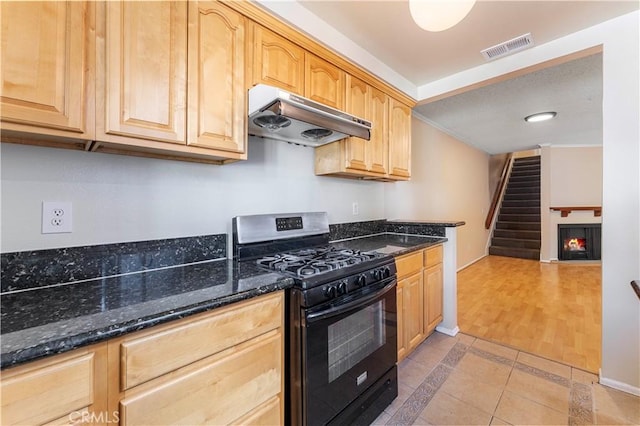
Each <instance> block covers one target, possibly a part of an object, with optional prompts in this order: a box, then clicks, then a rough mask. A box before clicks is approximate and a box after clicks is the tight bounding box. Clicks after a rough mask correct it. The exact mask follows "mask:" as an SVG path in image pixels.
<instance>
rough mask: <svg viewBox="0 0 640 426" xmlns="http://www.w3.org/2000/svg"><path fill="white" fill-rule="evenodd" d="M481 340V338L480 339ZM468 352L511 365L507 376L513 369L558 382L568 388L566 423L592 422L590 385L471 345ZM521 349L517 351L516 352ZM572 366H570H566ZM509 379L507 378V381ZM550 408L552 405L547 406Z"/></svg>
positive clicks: (501, 395)
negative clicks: (511, 360)
mask: <svg viewBox="0 0 640 426" xmlns="http://www.w3.org/2000/svg"><path fill="white" fill-rule="evenodd" d="M481 340H482V339H481ZM469 352H470V353H473V354H475V355H478V356H480V357H482V358H485V359H487V360H489V361H493V362H497V363H501V364H504V365H511V371H510V372H509V378H510V377H511V374H512V373H513V370H516V369H517V370H519V371H522V372H524V373H527V374H530V375H532V376H534V377H538V378H541V379H544V380H547V381H549V382H552V383H555V384H558V385H560V386H563V387H566V388H569V400H568V405H569V410H568V421H567V424H570V425H574V424H594V423H595V419H594V410H593V394H592V392H593V389H592V386H589V385H587V384H584V383H580V382H577V381H573V380H571V379H567V378H566V377H562V376H559V375H557V374H555V373H551V372H549V371H546V370H542V369H540V368H537V367H533V366H530V365H527V364H523V363H521V362H519V361H517V360H514V361H513V362H510V360H508V359H507V358H504V357H501V356H499V355H496V354H493V353H490V352H486V351H483V350H481V349H478V348H474V347H471V348H470V350H469ZM519 352H521V351H518V353H519ZM568 367H570V368H573V367H571V366H568ZM508 381H509V379H507V383H508ZM506 390H507V389H506V384H505V386H504V387H503V389H502V393H501V394H500V398H499V399H498V404H497V405H496V409H497V407H498V406H499V405H500V401H501V400H502V397H503V395H504V392H505V391H506ZM549 408H552V407H549ZM493 417H495V410H494V413H493V414H492V418H493Z"/></svg>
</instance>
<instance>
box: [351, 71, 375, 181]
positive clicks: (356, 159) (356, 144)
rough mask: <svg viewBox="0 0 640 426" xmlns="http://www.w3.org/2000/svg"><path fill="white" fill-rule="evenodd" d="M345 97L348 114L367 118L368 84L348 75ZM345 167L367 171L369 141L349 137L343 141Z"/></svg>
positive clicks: (369, 95) (369, 91) (369, 94)
mask: <svg viewBox="0 0 640 426" xmlns="http://www.w3.org/2000/svg"><path fill="white" fill-rule="evenodd" d="M346 86H347V96H346V103H345V108H346V111H347V112H348V113H349V114H353V115H355V116H357V117H362V118H367V117H369V108H370V105H369V102H370V98H371V87H369V85H368V84H366V83H365V82H363V81H362V80H359V79H357V78H355V77H352V76H350V75H347V76H346ZM344 143H345V154H346V158H345V163H346V164H345V167H347V168H349V169H355V170H362V171H367V170H368V169H369V166H368V164H367V163H368V158H367V151H368V148H367V144H370V143H371V142H370V141H366V140H364V139H360V138H356V137H350V138H348V139H346V140H345V142H344Z"/></svg>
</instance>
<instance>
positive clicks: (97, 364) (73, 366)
mask: <svg viewBox="0 0 640 426" xmlns="http://www.w3.org/2000/svg"><path fill="white" fill-rule="evenodd" d="M106 348H107V347H106V344H104V343H101V344H98V345H94V346H92V347H87V348H82V349H76V350H74V351H71V352H68V353H65V354H62V355H56V356H53V357H50V358H45V359H42V360H40V361H33V362H29V363H26V364H24V365H19V366H17V367H13V368H8V369H5V370H2V383H1V392H2V408H1V410H0V413H1V420H0V424H2V425H5V426H9V425H26V424H71V423H73V424H81V423H85V424H86V419H87V418H93V419H95V418H97V416H100V418H101V419H103V421H104V422H105V423H107V422H112V421H114V420H117V414H116V415H115V416H114V415H113V413H110V412H107V395H106V392H107V391H106V387H107V385H106V377H107V364H106V362H107V351H106ZM90 414H92V415H94V416H96V417H88V415H90ZM83 416H84V417H83ZM83 419H85V420H84V421H83Z"/></svg>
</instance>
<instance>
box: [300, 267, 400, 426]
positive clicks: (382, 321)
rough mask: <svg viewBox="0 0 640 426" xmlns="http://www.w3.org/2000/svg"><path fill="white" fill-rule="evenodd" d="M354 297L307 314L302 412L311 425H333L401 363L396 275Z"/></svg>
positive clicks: (303, 354) (303, 322)
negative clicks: (398, 338)
mask: <svg viewBox="0 0 640 426" xmlns="http://www.w3.org/2000/svg"><path fill="white" fill-rule="evenodd" d="M370 287H373V288H370ZM349 296H350V297H346V298H343V299H340V300H342V301H338V302H334V303H332V304H330V305H327V306H321V307H315V308H312V309H307V310H306V311H303V316H302V318H301V319H302V321H301V322H302V324H301V331H302V336H301V337H302V342H303V344H302V346H303V348H302V376H303V377H302V379H303V383H304V385H303V386H302V388H303V389H302V394H303V395H302V397H303V398H302V399H303V403H302V405H303V407H302V410H303V412H304V414H303V417H304V418H305V419H306V422H303V423H306V424H308V425H315V424H326V423H328V422H329V421H330V420H331V419H333V418H334V417H335V416H336V415H338V414H339V413H340V412H341V411H343V410H344V409H345V408H346V407H347V406H348V405H349V404H350V403H351V402H353V401H354V400H355V399H356V398H357V397H358V396H359V395H361V394H362V393H363V392H365V391H366V390H367V389H368V388H369V387H370V386H371V385H372V384H374V383H375V382H376V381H377V380H378V379H380V378H381V377H382V376H384V375H385V373H387V372H388V371H389V370H390V369H391V368H393V367H394V366H395V364H396V361H397V337H396V335H397V315H396V309H397V308H396V279H395V277H391V278H390V279H387V280H385V281H381V282H379V283H377V285H373V286H367V288H365V289H363V290H362V292H361V293H360V294H355V295H349Z"/></svg>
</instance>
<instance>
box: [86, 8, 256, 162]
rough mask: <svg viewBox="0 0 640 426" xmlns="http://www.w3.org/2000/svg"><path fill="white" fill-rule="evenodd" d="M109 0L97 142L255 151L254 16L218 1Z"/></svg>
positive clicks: (191, 154)
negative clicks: (251, 87) (249, 45)
mask: <svg viewBox="0 0 640 426" xmlns="http://www.w3.org/2000/svg"><path fill="white" fill-rule="evenodd" d="M100 4H101V5H102V6H101V7H102V8H103V10H101V9H100V8H99V9H98V17H99V18H98V24H99V25H98V30H97V32H98V37H99V40H100V39H103V42H102V43H100V42H99V43H98V50H97V57H98V63H100V61H104V64H103V65H102V66H98V72H97V118H96V128H97V131H96V133H97V137H96V139H97V142H96V143H95V144H93V146H92V148H91V149H92V150H93V151H100V152H114V153H128V154H133V155H145V156H157V157H161V158H174V159H182V160H190V161H202V162H212V163H224V162H227V161H235V160H242V159H246V139H247V137H246V114H247V107H246V93H245V57H246V54H245V46H246V45H245V30H246V20H245V18H244V17H243V16H242V15H241V14H239V13H238V12H236V11H234V10H231V9H229V8H228V7H226V6H224V5H222V4H220V3H218V2H215V1H211V0H210V1H201V2H196V1H192V2H130V1H127V2H116V1H111V2H106V3H100ZM100 18H102V19H100ZM150 22H153V25H149V23H150ZM187 99H188V102H189V103H188V104H187Z"/></svg>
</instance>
